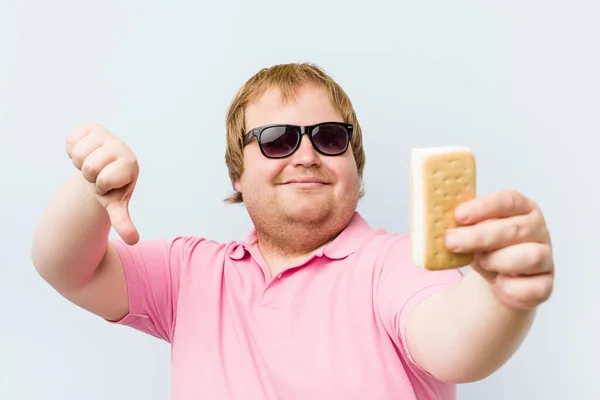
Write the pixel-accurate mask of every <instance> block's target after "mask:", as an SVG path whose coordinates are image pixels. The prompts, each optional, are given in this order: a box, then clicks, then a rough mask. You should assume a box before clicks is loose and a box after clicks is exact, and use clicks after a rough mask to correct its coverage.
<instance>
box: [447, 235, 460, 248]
mask: <svg viewBox="0 0 600 400" xmlns="http://www.w3.org/2000/svg"><path fill="white" fill-rule="evenodd" d="M459 244H460V238H459V237H458V235H457V234H456V233H454V232H452V231H449V232H448V233H446V247H448V248H449V249H453V250H454V249H457V248H458V246H459Z"/></svg>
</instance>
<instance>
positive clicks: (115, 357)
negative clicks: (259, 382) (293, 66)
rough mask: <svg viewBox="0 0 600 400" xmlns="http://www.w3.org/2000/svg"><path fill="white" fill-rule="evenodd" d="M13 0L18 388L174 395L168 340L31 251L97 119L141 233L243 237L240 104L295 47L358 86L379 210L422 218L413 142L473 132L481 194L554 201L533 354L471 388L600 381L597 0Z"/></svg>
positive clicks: (17, 391)
mask: <svg viewBox="0 0 600 400" xmlns="http://www.w3.org/2000/svg"><path fill="white" fill-rule="evenodd" d="M0 4H1V5H0V134H1V139H0V177H1V185H0V193H1V197H0V227H1V229H0V246H1V247H2V253H1V254H2V261H1V262H0V307H1V320H0V398H1V399H6V400H12V399H28V400H29V399H61V400H70V399H86V400H94V399H114V400H117V399H132V398H135V399H167V398H169V395H170V360H169V348H168V345H167V344H165V343H163V342H160V341H158V340H156V339H153V338H151V337H149V336H145V335H143V334H141V333H138V332H136V331H133V330H131V329H128V328H123V327H115V326H109V325H108V324H107V323H105V322H103V321H101V320H100V319H98V318H96V317H94V316H92V315H91V314H88V313H86V312H84V311H82V310H81V309H79V308H77V307H75V306H73V305H71V304H70V303H68V302H67V301H66V300H64V299H63V298H62V297H60V296H59V295H58V294H56V293H55V292H54V291H53V290H52V289H51V288H50V287H49V286H47V285H46V284H45V283H43V282H42V281H41V279H40V278H39V277H38V276H37V275H36V273H35V271H34V269H33V266H32V264H31V262H30V258H29V254H30V253H29V252H30V241H31V235H32V233H33V230H34V227H35V225H36V222H37V220H38V218H39V216H40V214H41V213H42V211H43V210H44V208H45V207H46V205H47V203H48V201H49V199H50V197H51V196H52V195H53V193H54V192H55V191H56V190H57V189H58V187H59V186H60V185H61V184H62V183H63V182H64V180H65V179H66V178H67V176H68V175H69V174H70V173H71V171H72V166H71V164H70V161H69V159H68V158H67V156H66V154H65V152H64V140H65V137H66V135H67V134H68V133H69V131H70V130H71V129H72V128H73V127H75V126H76V125H77V124H79V123H83V122H98V123H101V124H103V125H105V126H106V127H108V128H109V129H111V130H112V131H113V132H114V133H115V134H117V135H118V136H120V137H121V138H122V139H124V140H125V141H126V142H127V143H128V144H129V145H130V146H131V147H132V148H133V149H134V151H135V152H136V154H137V156H138V157H139V159H140V162H141V177H140V181H139V184H138V187H137V191H136V193H135V195H134V201H133V203H132V215H133V218H134V222H135V223H136V224H137V227H138V228H139V229H140V231H141V235H142V238H143V239H149V238H154V237H159V236H163V237H170V236H173V235H180V234H196V235H206V236H209V237H211V238H214V239H218V240H227V239H231V238H242V237H243V236H244V235H245V234H246V233H247V231H248V229H249V228H250V223H249V219H248V218H247V217H246V214H245V211H244V209H243V208H242V207H240V206H226V205H224V204H223V203H222V202H221V200H222V198H224V197H225V196H226V195H227V194H228V193H229V190H230V185H229V181H228V177H227V171H226V168H225V164H224V158H223V157H224V144H225V138H224V122H225V111H226V108H227V106H228V104H229V101H230V100H231V98H232V96H233V95H234V92H235V91H236V90H237V89H238V87H239V86H240V85H241V84H242V83H243V82H244V81H245V80H246V79H247V78H249V77H250V76H251V75H252V74H254V73H255V72H256V71H257V70H258V69H259V68H261V67H264V66H269V65H272V64H274V63H280V62H288V61H311V62H316V63H318V64H320V65H322V66H323V67H324V68H325V69H326V70H327V71H328V72H330V73H331V74H332V75H333V76H334V77H335V78H336V79H337V80H338V81H339V82H340V83H341V84H342V85H343V87H344V88H345V89H346V90H347V92H348V93H349V95H350V96H351V98H352V99H353V102H354V104H355V107H356V110H357V112H358V116H359V119H360V122H361V123H362V126H363V128H364V132H365V138H364V141H365V148H366V152H367V167H366V183H367V185H366V187H367V190H368V194H367V196H366V198H365V199H364V200H363V201H362V203H361V204H360V207H359V210H360V211H361V212H362V213H363V215H364V216H366V218H367V219H368V220H369V222H370V223H371V224H372V225H373V226H383V227H386V228H388V229H390V230H397V231H406V230H407V225H408V196H407V185H408V180H407V177H408V175H407V174H408V165H409V155H410V149H411V148H412V147H415V146H427V145H445V144H461V145H468V146H471V147H472V148H473V149H474V151H475V154H476V156H477V160H478V185H479V193H480V194H483V193H489V192H491V191H495V190H498V189H501V188H505V187H511V188H516V189H518V190H521V191H523V192H524V193H525V194H526V195H528V196H531V197H533V198H535V199H536V200H538V201H539V203H540V204H541V206H542V208H543V209H544V211H545V213H546V217H547V219H548V223H549V225H550V228H551V232H552V236H553V240H554V244H555V259H556V267H557V270H558V274H557V281H556V290H555V294H554V296H553V297H552V299H551V301H550V302H548V303H547V304H546V305H544V306H543V307H542V308H541V310H540V314H539V318H538V320H537V323H536V324H535V327H534V328H533V330H532V332H531V334H530V336H529V337H528V339H527V341H526V342H525V344H524V345H523V347H522V348H521V349H520V350H519V352H518V353H517V355H516V356H515V357H514V358H513V359H512V360H511V361H510V362H509V363H508V364H506V366H505V367H503V368H502V369H501V370H500V371H499V372H498V373H497V374H495V375H494V376H492V377H490V378H489V379H486V380H483V381H481V382H478V383H475V384H470V385H464V386H461V387H460V388H459V398H460V399H465V400H467V399H486V400H495V399H503V400H504V399H598V398H600V389H599V386H598V376H599V374H600V361H599V359H600V351H599V346H598V342H597V341H598V338H599V337H600V323H599V317H598V315H599V313H598V306H599V305H600V295H599V294H598V290H597V288H598V280H599V279H600V269H599V268H598V257H597V251H598V239H597V229H598V227H599V219H600V213H599V212H598V208H597V202H598V198H599V193H598V192H599V191H598V186H597V185H598V180H597V176H598V175H597V174H598V144H599V143H600V142H599V141H598V134H599V133H600V129H599V128H600V124H599V120H598V115H599V108H600V101H599V93H600V81H599V78H598V71H600V57H599V47H598V46H599V44H598V40H599V38H600V25H599V24H598V23H597V21H598V14H599V11H600V7H599V6H598V3H597V2H594V1H587V2H585V1H573V0H572V1H569V2H558V1H541V0H540V1H504V2H492V1H485V2H482V1H475V0H473V1H464V0H463V1H453V2H447V1H429V2H398V1H391V0H388V1H383V0H371V1H368V2H366V1H364V2H360V3H359V2H348V1H342V0H336V1H323V0H321V1H315V0H309V1H302V2H297V1H296V2H282V1H275V0H272V1H256V0H254V1H245V2H243V1H241V0H239V1H212V2H208V1H201V2H200V1H198V2H191V1H190V2H188V3H184V2H166V1H163V2H158V1H154V2H149V1H146V2H142V1H135V2H134V1H128V2H121V3H119V2H116V1H110V2H107V1H104V2H95V3H93V4H92V2H77V1H52V2H50V1H37V2H32V1H3V2H2V3H0ZM473 301H477V299H473Z"/></svg>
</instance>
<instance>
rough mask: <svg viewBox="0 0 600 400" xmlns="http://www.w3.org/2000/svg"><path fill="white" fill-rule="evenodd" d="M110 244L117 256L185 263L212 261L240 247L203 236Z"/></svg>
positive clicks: (116, 241)
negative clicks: (130, 243) (117, 253)
mask: <svg viewBox="0 0 600 400" xmlns="http://www.w3.org/2000/svg"><path fill="white" fill-rule="evenodd" d="M111 243H112V244H113V246H114V247H115V249H116V250H117V251H118V252H119V254H120V255H121V256H122V257H123V256H127V257H133V258H144V259H147V258H159V259H163V260H165V261H171V262H175V261H179V262H186V261H189V260H191V259H194V260H196V261H197V260H209V259H212V260H214V259H215V258H219V257H225V256H227V255H231V254H233V253H234V252H235V251H236V249H237V248H238V247H240V246H241V245H242V243H241V242H240V241H237V240H230V241H218V240H214V239H210V238H206V237H203V236H174V237H170V238H165V237H163V238H156V239H148V240H140V241H139V242H138V243H136V244H134V245H128V244H126V243H124V242H123V241H122V240H120V239H113V240H111Z"/></svg>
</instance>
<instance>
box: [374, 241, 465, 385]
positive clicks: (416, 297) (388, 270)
mask: <svg viewBox="0 0 600 400" xmlns="http://www.w3.org/2000/svg"><path fill="white" fill-rule="evenodd" d="M401 247H403V248H402V249H400V251H399V252H398V253H396V254H401V256H400V257H394V262H393V263H392V262H390V263H389V265H388V266H386V267H385V268H384V269H383V271H382V273H381V276H380V280H379V284H378V287H377V293H376V298H375V301H376V307H377V310H378V312H379V316H380V318H381V321H382V323H383V325H384V328H385V330H386V331H387V334H388V335H389V336H390V338H391V339H392V340H393V341H394V344H395V345H396V347H397V348H398V349H399V350H400V352H401V353H402V355H403V356H404V357H405V358H406V360H407V361H408V362H409V363H410V365H412V366H413V367H414V368H416V369H417V371H419V372H422V373H425V374H426V375H427V376H431V375H430V374H429V373H428V372H427V371H425V370H423V369H422V368H421V367H420V366H419V365H418V364H417V363H416V362H415V360H414V358H413V357H412V355H411V354H410V351H409V349H408V346H407V343H406V321H407V320H408V317H409V316H410V314H411V312H412V311H413V310H414V308H415V306H417V305H418V304H419V303H420V302H421V301H423V300H425V299H426V298H427V297H429V296H431V295H433V294H435V293H438V292H440V291H442V290H444V289H446V288H448V287H450V286H451V285H453V284H454V283H456V282H457V281H458V280H460V279H461V278H462V276H463V272H462V271H461V270H460V269H451V270H441V271H430V270H426V269H424V268H420V267H417V266H415V265H414V264H412V262H411V260H410V249H409V248H408V245H407V244H406V243H403V244H401Z"/></svg>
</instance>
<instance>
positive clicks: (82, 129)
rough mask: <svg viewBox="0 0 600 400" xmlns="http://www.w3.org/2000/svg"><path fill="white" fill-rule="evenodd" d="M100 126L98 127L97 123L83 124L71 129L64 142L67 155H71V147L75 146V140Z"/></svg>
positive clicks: (77, 140)
mask: <svg viewBox="0 0 600 400" xmlns="http://www.w3.org/2000/svg"><path fill="white" fill-rule="evenodd" d="M100 128H101V127H99V126H98V125H97V124H83V125H79V126H77V127H76V128H75V129H73V131H71V133H69V135H68V136H67V140H66V144H65V147H66V151H67V154H68V155H69V157H71V153H72V151H73V147H75V145H76V144H77V142H79V141H80V140H81V139H83V138H84V137H85V136H87V135H89V134H90V133H92V132H95V131H96V130H97V129H100Z"/></svg>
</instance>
